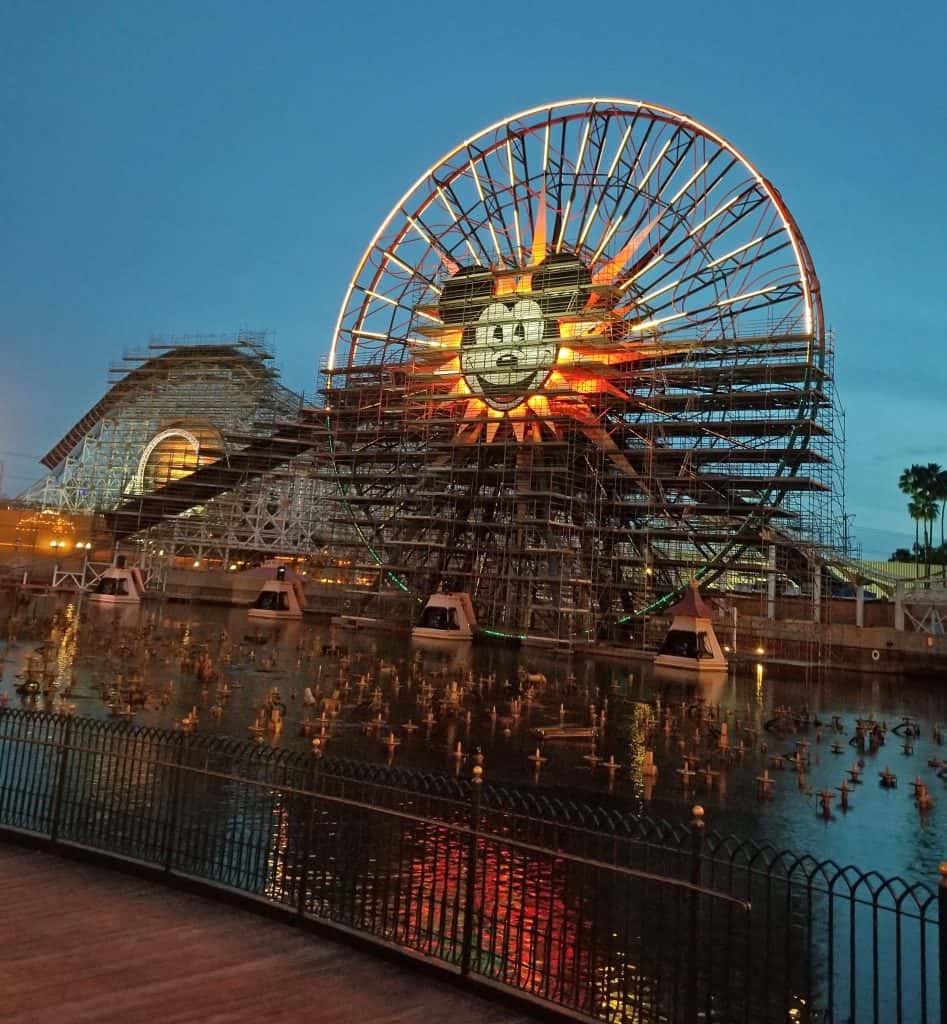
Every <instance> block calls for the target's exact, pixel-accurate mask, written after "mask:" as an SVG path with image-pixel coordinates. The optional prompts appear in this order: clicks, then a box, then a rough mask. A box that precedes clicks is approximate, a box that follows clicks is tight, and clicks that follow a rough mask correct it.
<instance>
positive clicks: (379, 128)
mask: <svg viewBox="0 0 947 1024" xmlns="http://www.w3.org/2000/svg"><path fill="white" fill-rule="evenodd" d="M945 46H947V14H945V8H944V5H943V4H941V3H934V2H925V0H922V2H920V3H917V4H913V5H902V10H898V9H896V7H895V5H888V4H879V3H872V2H871V0H868V2H862V3H850V2H845V3H825V2H824V0H823V2H822V3H810V2H804V3H797V4H795V5H790V4H779V5H776V4H766V3H759V2H758V0H756V2H752V3H748V2H738V3H730V4H722V5H721V4H713V5H711V4H706V3H690V2H687V3H667V4H664V5H657V6H655V5H645V6H643V7H642V6H635V5H633V4H618V3H616V4H611V5H605V6H604V7H603V6H601V5H599V6H589V5H587V4H581V3H579V4H577V3H568V4H567V3H561V2H559V0H547V2H545V3H542V4H536V5H530V4H523V3H520V4H509V3H505V4H501V3H496V2H494V0H478V2H467V3H454V4H452V3H450V2H443V0H442V2H440V3H438V4H424V3H420V2H417V0H405V2H401V3H391V2H389V3H379V4H375V3H371V2H367V3H365V2H363V3H351V4H335V5H332V6H331V8H330V7H327V6H326V5H324V4H320V3H318V2H316V3H303V2H290V0H286V2H283V3H259V2H257V3H240V2H235V0H232V2H229V3H225V2H218V3H215V2H203V0H188V2H179V0H166V2H164V3H162V4H144V3H135V2H132V3H128V2H127V0H126V2H121V3H120V2H104V0H87V2H84V3H79V2H72V3H71V2H67V0H60V2H57V3H45V2H42V0H0V140H2V146H3V159H2V162H0V240H2V246H0V355H2V357H3V358H2V364H0V366H2V369H0V462H2V463H3V465H4V479H3V490H4V491H5V492H6V493H7V494H15V493H17V492H19V491H20V490H22V489H23V488H24V487H25V486H27V485H28V484H29V483H31V482H32V481H33V480H34V479H36V478H37V477H38V476H39V475H40V472H39V470H40V468H41V467H39V466H38V464H37V463H36V458H37V457H38V456H39V455H41V454H42V453H43V452H45V451H46V450H47V448H48V447H50V446H51V445H52V444H53V443H54V442H55V441H56V440H58V438H59V437H60V436H61V435H62V434H63V433H64V432H65V431H66V430H67V429H68V428H69V427H70V426H71V425H72V423H73V422H75V420H76V419H78V417H79V416H80V415H81V414H82V413H83V412H84V411H85V409H86V408H88V406H89V405H91V404H92V403H93V402H95V401H96V400H97V399H98V398H99V397H100V396H101V394H102V392H103V391H104V390H105V387H106V384H107V369H108V365H109V363H110V362H111V361H114V360H116V359H119V358H120V357H121V356H122V354H123V353H124V352H125V351H128V350H131V349H135V348H138V347H140V346H142V345H144V344H145V343H146V342H147V341H148V339H149V337H150V336H152V335H154V334H193V333H203V332H208V333H220V332H227V331H233V330H236V329H238V328H240V327H248V328H266V329H269V330H271V331H272V332H273V336H274V337H273V340H274V342H275V344H276V348H277V355H278V360H279V363H280V365H281V367H282V370H283V373H284V378H285V380H286V382H287V384H289V385H290V386H291V387H294V388H296V389H297V390H306V391H307V392H309V393H312V392H313V391H314V390H315V387H316V373H317V369H318V366H319V362H320V359H321V358H322V357H323V356H324V355H325V353H326V352H327V350H328V346H329V342H330V335H331V331H332V327H333V324H334V321H335V316H336V314H337V311H338V306H339V303H340V302H341V299H342V296H343V293H344V290H345V287H346V284H347V282H348V280H349V277H350V276H351V273H352V271H353V269H354V267H355V264H356V262H357V260H358V258H359V256H360V255H361V252H362V250H363V249H364V248H365V246H366V245H367V243H368V240H369V239H370V237H371V236H372V234H373V233H374V231H375V229H376V228H377V226H378V224H379V222H380V221H381V220H382V218H383V217H384V216H385V214H386V213H387V212H388V210H389V208H390V207H391V206H392V205H393V204H394V202H395V200H397V199H398V198H399V197H400V195H401V194H402V192H403V191H404V190H405V189H406V188H407V187H408V185H409V184H411V183H412V182H413V181H414V179H415V178H416V177H417V176H418V175H419V174H420V173H421V172H422V171H423V170H424V169H425V168H426V167H427V166H428V165H429V164H431V163H433V162H434V161H435V160H436V159H437V158H438V157H439V156H440V155H441V154H442V153H444V152H445V151H447V150H448V149H450V148H451V147H452V146H453V145H454V144H455V143H456V142H458V141H459V140H460V139H462V138H465V137H466V136H468V135H470V134H473V133H474V132H475V131H477V130H478V129H480V128H482V127H485V126H486V125H487V124H489V123H491V122H493V121H495V120H498V119H499V118H501V117H503V116H504V115H507V114H512V113H514V112H516V111H518V110H521V109H523V108H526V107H529V106H532V105H534V104H539V103H543V102H546V101H550V100H554V99H562V98H566V97H569V96H593V95H598V96H627V97H631V98H636V99H645V100H650V101H653V102H656V103H660V104H664V105H668V106H671V107H675V108H677V109H678V110H682V111H684V112H686V113H688V114H690V115H692V116H693V117H695V118H697V119H698V120H701V121H703V122H704V123H706V124H708V125H710V126H711V127H712V128H714V129H715V130H717V131H718V132H720V133H721V134H722V135H724V136H725V137H727V138H729V139H730V140H731V141H732V142H733V143H734V144H735V145H736V146H738V147H739V148H740V149H742V150H743V152H744V153H746V155H747V156H748V157H749V159H750V160H751V161H753V162H754V163H755V164H756V165H757V166H758V167H759V168H760V170H761V171H762V173H763V174H764V175H766V176H767V177H768V178H769V179H770V180H771V181H772V182H773V183H774V184H775V185H776V186H777V188H779V190H780V191H781V192H782V194H783V197H784V198H785V200H786V201H787V203H788V205H789V207H790V209H791V210H792V211H793V213H794V215H795V217H796V219H797V221H798V222H799V225H800V227H801V229H802V231H803V234H804V235H805V236H806V239H807V241H808V243H809V247H810V249H811V250H812V254H813V258H814V260H815V264H816V268H817V270H818V272H819V276H820V278H821V281H822V290H823V297H824V304H825V311H826V319H827V322H828V323H829V324H830V325H831V326H832V327H833V328H834V330H835V332H836V345H837V367H836V369H837V376H838V388H839V392H840V395H841V397H842V399H843V401H844V404H845V406H846V409H847V414H848V415H847V436H848V473H847V477H848V501H849V510H850V511H851V512H854V513H855V514H856V520H855V530H856V533H857V535H858V536H859V537H860V538H861V539H862V540H863V541H864V545H865V550H866V554H878V555H887V554H888V552H889V551H890V550H891V548H892V547H893V546H894V545H895V544H898V543H903V542H910V540H912V539H913V530H912V529H911V527H910V524H909V521H908V520H907V516H906V513H905V512H904V499H903V496H902V495H900V494H899V492H898V490H897V476H898V472H899V470H900V469H901V468H902V467H903V466H904V465H906V464H907V463H910V462H912V461H921V462H928V461H937V462H941V463H945V464H947V422H945V421H947V416H945V413H947V402H945V398H944V396H945V394H947V366H945V360H944V358H943V355H942V353H943V350H944V347H945V341H947V339H945V330H944V323H945V318H944V316H943V312H942V310H941V309H940V303H941V301H942V299H943V296H944V294H945V288H944V284H943V279H944V269H945V268H944V239H945V237H947V202H945V191H944V185H943V176H944V168H945V167H947V116H945V115H947V70H945V64H944V51H945Z"/></svg>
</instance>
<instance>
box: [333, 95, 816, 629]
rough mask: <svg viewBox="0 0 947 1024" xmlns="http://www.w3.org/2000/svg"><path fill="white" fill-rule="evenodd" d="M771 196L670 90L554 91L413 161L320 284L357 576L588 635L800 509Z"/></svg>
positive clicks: (802, 432) (794, 313) (787, 294)
mask: <svg viewBox="0 0 947 1024" xmlns="http://www.w3.org/2000/svg"><path fill="white" fill-rule="evenodd" d="M825 354H826V352H825V338H824V330H823V323H822V310H821V304H820V299H819V288H818V282H817V279H816V276H815V272H814V269H813V267H812V263H811V260H810V258H809V254H808V250H807V249H806V245H805V242H804V240H803V238H802V236H801V234H800V233H799V231H798V229H797V228H796V225H795V223H794V221H793V220H792V217H791V216H790V214H789V212H788V210H787V209H786V207H785V205H784V204H783V202H782V200H781V198H780V196H779V194H778V193H777V192H776V191H775V189H773V187H772V186H771V185H769V183H768V182H767V181H766V180H765V179H764V178H763V177H762V176H761V175H760V174H759V173H758V172H757V171H756V170H755V169H754V168H753V167H752V166H751V165H750V164H749V163H748V162H747V161H746V160H745V159H744V158H743V157H742V156H741V155H740V154H739V153H738V152H737V151H736V150H735V149H734V148H733V147H732V146H731V145H730V144H729V143H727V142H726V141H724V140H723V139H722V138H720V136H718V135H716V134H715V133H714V132H712V131H710V130H709V129H707V128H705V127H704V126H702V125H700V124H698V123H697V122H695V121H693V120H692V119H690V118H689V117H685V116H683V115H681V114H678V113H675V112H674V111H671V110H668V109H665V108H661V107H656V106H652V105H649V104H643V103H638V102H633V101H627V100H574V101H568V102H563V103H557V104H553V105H551V106H547V107H541V108H536V109H534V110H530V111H526V112H524V113H522V114H518V115H516V116H515V117H512V118H509V119H508V120H505V121H503V122H500V123H499V124H496V125H493V126H492V127H490V128H488V129H486V130H485V131H483V132H481V133H480V134H479V135H477V136H475V137H473V138H471V139H469V140H467V141H466V142H464V143H462V144H461V145H460V146H458V147H457V148H456V149H454V150H453V151H451V152H450V153H449V154H447V156H445V157H444V158H443V160H441V161H440V162H439V163H438V164H437V165H436V166H435V167H433V168H431V169H430V170H429V171H427V172H426V173H425V174H424V175H423V176H422V177H421V178H420V179H419V180H418V182H417V183H416V184H415V185H414V186H413V187H412V188H411V189H410V190H409V191H408V193H407V194H406V195H405V196H404V197H403V198H402V199H401V201H400V202H399V203H398V204H397V205H396V207H395V209H394V210H393V211H392V212H391V214H390V215H389V216H388V218H387V219H386V220H385V222H384V224H383V225H382V226H381V228H380V229H379V231H378V233H377V234H376V235H375V238H374V239H373V240H372V243H371V244H370V246H369V248H368V250H367V251H366V253H365V255H364V257H363V258H362V261H361V263H360V264H359V267H358V270H357V272H356V274H355V277H354V279H353V281H352V284H351V286H350V288H349V291H348V294H347V295H346V298H345V301H344V304H343V307H342V310H341V313H340V316H339V321H338V324H337V329H336V335H335V338H334V341H333V347H332V353H331V357H330V361H329V367H328V371H327V387H326V402H327V405H328V407H329V427H330V435H331V438H332V452H333V459H334V464H335V472H336V476H337V481H338V486H339V492H340V494H341V495H342V498H343V504H344V506H345V508H346V510H347V515H348V516H349V517H350V518H351V519H352V520H353V521H354V524H355V527H356V529H357V531H358V533H359V535H360V537H361V539H362V541H363V542H364V545H365V549H366V550H367V551H368V552H369V553H370V557H371V559H372V560H373V561H374V563H376V564H378V565H380V566H382V567H383V569H384V570H385V571H384V572H383V573H382V574H381V576H382V579H383V580H387V581H388V583H393V584H396V585H397V586H399V587H401V588H402V589H409V590H413V591H415V592H416V593H418V594H424V593H426V592H427V591H429V590H431V589H433V588H434V587H435V586H436V585H437V583H438V582H439V581H441V580H445V579H446V580H448V581H449V582H450V583H451V584H452V585H453V586H455V587H457V588H458V589H464V590H469V591H470V592H471V594H472V595H473V598H474V602H475V604H476V605H477V608H478V611H479V613H480V615H481V618H482V619H484V620H485V621H488V622H490V623H491V624H493V625H496V626H499V627H502V628H504V629H509V630H513V631H526V632H531V633H541V634H546V635H554V636H578V635H589V634H590V633H591V632H593V631H594V632H601V631H602V629H603V628H605V627H607V626H608V625H609V624H611V623H614V622H616V621H621V620H622V619H624V618H627V616H628V615H629V614H630V613H633V612H635V611H638V610H640V609H641V608H642V607H645V606H646V605H647V603H648V601H650V600H653V598H654V597H655V596H657V595H660V594H662V593H669V592H671V591H672V590H673V589H674V588H675V587H677V586H679V585H680V583H681V582H682V581H683V580H685V579H688V578H690V577H691V576H692V575H694V574H695V573H698V574H700V575H702V576H708V577H712V576H714V575H716V574H718V573H719V572H720V571H722V570H723V569H725V568H727V567H732V566H733V565H735V564H737V563H738V562H739V560H740V558H741V557H742V555H743V553H744V552H746V551H748V550H752V549H754V548H758V547H759V545H760V544H761V543H762V542H763V538H764V537H765V536H770V535H772V532H773V531H782V532H786V531H788V532H791V531H792V530H793V528H794V527H795V526H796V525H798V519H799V515H800V511H799V510H800V508H801V506H802V504H803V501H802V496H804V495H812V494H814V493H817V492H818V491H820V490H822V489H824V488H823V485H822V484H821V482H820V481H819V479H818V477H819V473H818V472H814V471H813V470H814V467H818V466H819V465H822V464H823V463H824V462H825V461H826V458H825V456H824V455H823V454H821V453H820V451H819V448H820V443H819V438H821V437H823V436H824V435H825V433H826V431H825V427H824V426H823V425H822V423H821V422H820V415H819V414H820V410H821V409H823V408H824V406H825V404H826V402H827V398H826V386H827V383H828V374H827V368H826V365H825Z"/></svg>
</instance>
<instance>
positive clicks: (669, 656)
mask: <svg viewBox="0 0 947 1024" xmlns="http://www.w3.org/2000/svg"><path fill="white" fill-rule="evenodd" d="M671 615H672V616H673V619H672V620H671V628H670V629H669V630H668V633H667V636H666V637H665V638H664V643H663V644H662V646H661V650H660V651H659V652H658V656H657V657H656V658H655V659H654V665H655V668H675V669H687V670H689V671H691V672H701V673H703V672H721V671H723V672H726V670H727V659H726V658H725V657H724V654H723V651H722V650H721V648H720V642H719V641H718V640H717V634H716V633H715V632H714V627H713V623H712V622H711V618H712V616H713V612H712V611H711V609H710V606H709V605H708V604H707V602H706V601H705V600H704V599H703V598H702V597H701V596H700V591H699V589H698V585H697V583H691V585H690V586H689V587H688V588H687V592H686V593H685V594H684V596H683V597H682V598H681V600H680V601H678V602H677V604H676V605H674V607H673V608H671Z"/></svg>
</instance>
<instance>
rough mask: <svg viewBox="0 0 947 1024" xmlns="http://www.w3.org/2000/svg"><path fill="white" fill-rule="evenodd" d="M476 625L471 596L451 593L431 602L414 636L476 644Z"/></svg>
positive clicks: (440, 595)
mask: <svg viewBox="0 0 947 1024" xmlns="http://www.w3.org/2000/svg"><path fill="white" fill-rule="evenodd" d="M476 625H477V616H476V615H475V614H474V610H473V603H472V602H471V600H470V595H469V594H466V593H461V592H457V593H454V592H450V591H447V592H444V593H438V594H432V595H431V596H430V597H429V598H428V601H427V604H426V605H425V606H424V611H422V612H421V618H420V619H419V620H418V624H417V625H416V626H415V627H414V629H412V630H411V636H412V637H414V638H416V639H422V640H472V639H473V635H474V627H475V626H476Z"/></svg>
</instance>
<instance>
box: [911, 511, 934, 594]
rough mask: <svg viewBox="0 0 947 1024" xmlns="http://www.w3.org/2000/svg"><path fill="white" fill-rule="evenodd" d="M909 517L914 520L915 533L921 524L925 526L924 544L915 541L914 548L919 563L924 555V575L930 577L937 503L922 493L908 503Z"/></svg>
mask: <svg viewBox="0 0 947 1024" xmlns="http://www.w3.org/2000/svg"><path fill="white" fill-rule="evenodd" d="M908 515H909V516H910V517H911V518H912V519H913V520H914V523H915V533H916V532H917V528H918V526H919V525H920V524H921V523H923V524H924V543H923V544H920V543H918V542H917V541H915V544H914V546H915V549H916V550H917V553H918V561H920V560H921V556H922V555H923V558H924V567H925V572H924V575H925V576H926V577H929V576H930V574H931V534H932V533H933V529H934V521H935V520H936V519H937V502H936V501H934V500H933V499H931V498H929V497H928V496H927V495H926V494H924V493H920V494H918V496H917V497H916V498H912V499H911V500H910V501H909V502H908Z"/></svg>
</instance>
